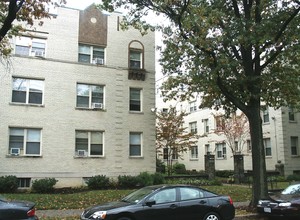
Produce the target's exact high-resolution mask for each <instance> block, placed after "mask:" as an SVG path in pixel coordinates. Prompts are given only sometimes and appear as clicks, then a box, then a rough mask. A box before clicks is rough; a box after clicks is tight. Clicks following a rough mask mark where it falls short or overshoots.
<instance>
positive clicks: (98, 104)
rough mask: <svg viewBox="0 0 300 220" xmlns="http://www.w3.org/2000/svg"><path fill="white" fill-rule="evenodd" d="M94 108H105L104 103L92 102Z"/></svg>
mask: <svg viewBox="0 0 300 220" xmlns="http://www.w3.org/2000/svg"><path fill="white" fill-rule="evenodd" d="M92 108H93V109H103V104H102V103H95V102H94V103H92Z"/></svg>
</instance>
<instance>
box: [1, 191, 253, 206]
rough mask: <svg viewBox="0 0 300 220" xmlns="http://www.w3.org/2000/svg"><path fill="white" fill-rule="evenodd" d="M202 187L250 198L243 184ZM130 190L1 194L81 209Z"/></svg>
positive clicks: (244, 199) (48, 204)
mask: <svg viewBox="0 0 300 220" xmlns="http://www.w3.org/2000/svg"><path fill="white" fill-rule="evenodd" d="M203 188H205V189H207V190H210V191H213V192H216V193H218V194H224V195H230V196H231V198H232V199H233V201H235V202H239V201H247V200H250V198H251V189H250V188H249V187H245V186H231V185H223V186H204V187H203ZM130 191H131V190H93V191H84V192H77V193H67V194H34V193H13V194H3V196H4V197H6V198H7V199H11V200H28V201H33V202H35V203H36V208H37V209H38V210H48V209H61V210H63V209H83V208H87V207H88V206H91V205H94V204H99V203H105V202H109V201H113V200H118V199H120V198H122V197H124V196H125V195H127V194H128V193H129V192H130Z"/></svg>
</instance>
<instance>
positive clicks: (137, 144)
mask: <svg viewBox="0 0 300 220" xmlns="http://www.w3.org/2000/svg"><path fill="white" fill-rule="evenodd" d="M133 135H135V136H136V135H138V136H139V140H138V142H133V141H136V140H133ZM136 147H138V148H139V151H140V152H139V154H132V152H133V151H134V150H132V148H136ZM142 156H143V133H142V132H129V157H142Z"/></svg>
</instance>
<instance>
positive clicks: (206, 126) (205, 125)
mask: <svg viewBox="0 0 300 220" xmlns="http://www.w3.org/2000/svg"><path fill="white" fill-rule="evenodd" d="M202 122H203V130H204V132H203V133H204V134H207V133H209V125H208V118H205V119H202Z"/></svg>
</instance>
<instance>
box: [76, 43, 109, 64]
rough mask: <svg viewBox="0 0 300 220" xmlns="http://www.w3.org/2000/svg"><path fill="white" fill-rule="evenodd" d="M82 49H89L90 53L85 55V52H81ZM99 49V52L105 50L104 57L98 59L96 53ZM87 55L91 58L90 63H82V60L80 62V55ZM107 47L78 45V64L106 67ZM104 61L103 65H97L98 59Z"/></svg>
mask: <svg viewBox="0 0 300 220" xmlns="http://www.w3.org/2000/svg"><path fill="white" fill-rule="evenodd" d="M81 47H87V48H89V51H88V53H85V52H83V51H82V52H81V50H80V48H81ZM98 49H99V51H100V50H103V56H100V57H98V56H97V57H96V56H95V52H94V51H96V50H98ZM81 54H82V55H87V56H89V61H86V62H85V61H82V60H80V59H79V57H80V55H81ZM105 54H106V53H105V47H101V46H92V45H88V44H79V45H78V62H79V63H91V64H100V65H104V64H105V60H106V59H105ZM97 58H98V59H103V63H97V62H96V59H97Z"/></svg>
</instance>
